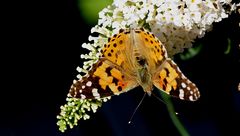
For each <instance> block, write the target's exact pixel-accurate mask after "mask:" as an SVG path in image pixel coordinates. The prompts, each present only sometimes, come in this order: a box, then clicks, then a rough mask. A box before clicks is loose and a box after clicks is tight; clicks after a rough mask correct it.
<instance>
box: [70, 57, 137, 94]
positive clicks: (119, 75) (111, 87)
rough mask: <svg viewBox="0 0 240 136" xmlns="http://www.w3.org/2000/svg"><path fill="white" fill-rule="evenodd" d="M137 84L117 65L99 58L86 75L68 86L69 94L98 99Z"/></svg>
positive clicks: (124, 90)
mask: <svg viewBox="0 0 240 136" xmlns="http://www.w3.org/2000/svg"><path fill="white" fill-rule="evenodd" d="M136 85H137V84H136V82H135V81H134V80H130V79H129V77H128V76H127V75H125V74H124V72H123V71H122V70H121V68H120V67H118V66H117V65H114V64H112V62H110V61H108V60H106V59H100V60H99V61H98V62H97V63H96V64H94V65H93V67H92V69H91V70H90V71H89V73H88V75H86V76H84V77H83V78H82V79H81V80H78V81H76V82H75V83H73V85H72V86H71V88H70V93H69V94H70V96H72V97H75V98H81V99H98V98H104V97H107V96H111V95H118V94H120V93H122V92H126V91H128V90H130V89H132V88H133V87H135V86H136Z"/></svg>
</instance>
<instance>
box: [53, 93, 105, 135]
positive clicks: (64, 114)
mask: <svg viewBox="0 0 240 136" xmlns="http://www.w3.org/2000/svg"><path fill="white" fill-rule="evenodd" d="M108 99H109V98H108V97H107V98H104V99H102V100H98V99H96V100H86V99H85V100H81V99H77V98H67V99H66V100H67V104H65V105H64V106H61V107H60V109H61V112H60V115H58V116H57V119H58V122H57V125H58V126H59V130H60V131H61V132H64V131H65V130H66V129H67V126H69V127H70V128H73V126H76V125H77V123H78V121H79V120H80V119H81V118H83V120H86V119H89V118H90V116H89V115H88V112H90V111H92V112H93V113H95V112H96V111H97V108H98V107H101V106H102V101H103V102H106V101H107V100H108Z"/></svg>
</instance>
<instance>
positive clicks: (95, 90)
mask: <svg viewBox="0 0 240 136" xmlns="http://www.w3.org/2000/svg"><path fill="white" fill-rule="evenodd" d="M92 94H93V96H94V97H95V98H98V97H100V94H99V93H98V89H97V88H93V89H92Z"/></svg>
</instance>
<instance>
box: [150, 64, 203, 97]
mask: <svg viewBox="0 0 240 136" xmlns="http://www.w3.org/2000/svg"><path fill="white" fill-rule="evenodd" d="M160 67H161V68H160V69H159V71H157V72H156V73H155V75H154V77H153V84H154V85H155V86H156V87H157V88H158V89H160V90H162V91H163V92H165V93H167V94H170V95H172V96H174V97H178V98H180V99H182V100H189V101H196V100H197V99H198V98H199V97H200V93H199V91H198V88H197V87H196V85H195V84H194V83H192V82H191V81H190V80H189V79H187V78H186V77H185V76H184V75H183V74H182V72H181V71H180V69H179V68H178V66H177V65H176V64H175V63H174V62H173V61H172V60H170V59H167V60H165V62H163V64H162V66H160Z"/></svg>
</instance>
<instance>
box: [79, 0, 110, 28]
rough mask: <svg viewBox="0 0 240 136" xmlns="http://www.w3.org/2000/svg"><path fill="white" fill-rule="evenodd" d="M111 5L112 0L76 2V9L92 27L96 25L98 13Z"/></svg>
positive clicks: (80, 0) (83, 0) (81, 0)
mask: <svg viewBox="0 0 240 136" xmlns="http://www.w3.org/2000/svg"><path fill="white" fill-rule="evenodd" d="M111 3H112V0H78V7H79V10H80V13H81V15H82V17H83V18H84V19H85V21H86V22H87V23H88V24H91V25H94V24H97V20H98V13H99V12H100V11H101V10H102V9H103V8H105V7H107V5H109V4H111Z"/></svg>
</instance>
